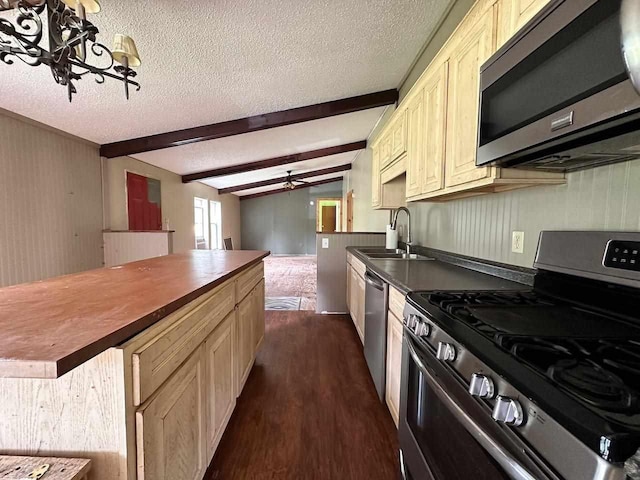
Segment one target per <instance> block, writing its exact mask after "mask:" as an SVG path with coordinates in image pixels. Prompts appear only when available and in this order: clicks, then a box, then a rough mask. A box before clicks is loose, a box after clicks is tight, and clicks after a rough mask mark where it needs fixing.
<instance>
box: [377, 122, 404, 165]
mask: <svg viewBox="0 0 640 480" xmlns="http://www.w3.org/2000/svg"><path fill="white" fill-rule="evenodd" d="M390 135H391V155H390V156H389V160H388V161H387V163H383V164H382V167H383V168H384V167H386V166H387V164H388V163H391V162H393V161H394V160H396V159H398V158H400V157H401V156H402V155H403V154H404V153H405V152H406V151H407V112H406V111H403V112H401V113H400V114H399V115H396V118H395V120H394V122H393V123H392V125H391V133H390Z"/></svg>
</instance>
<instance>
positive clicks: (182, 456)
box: [136, 348, 206, 480]
mask: <svg viewBox="0 0 640 480" xmlns="http://www.w3.org/2000/svg"><path fill="white" fill-rule="evenodd" d="M202 352H203V349H202V348H198V349H197V350H196V351H195V352H194V353H193V354H192V355H191V357H189V360H187V361H186V362H185V363H184V364H183V365H182V366H181V367H180V368H178V369H177V370H176V371H175V373H174V374H173V376H172V377H171V379H170V380H169V381H167V382H166V383H165V384H164V385H162V386H161V387H160V388H159V389H158V391H157V392H155V394H154V395H153V396H152V397H151V398H150V399H149V401H148V402H146V403H145V404H144V405H142V406H141V407H140V409H139V410H138V411H137V412H136V438H137V451H138V480H176V479H180V480H201V479H202V476H203V475H204V472H205V469H206V460H205V457H206V436H205V435H204V432H205V398H206V397H205V384H206V382H205V378H204V377H205V374H204V370H205V367H204V360H203V353H202Z"/></svg>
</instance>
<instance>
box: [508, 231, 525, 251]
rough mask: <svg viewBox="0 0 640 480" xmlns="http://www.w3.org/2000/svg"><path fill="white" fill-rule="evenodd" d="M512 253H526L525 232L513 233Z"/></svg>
mask: <svg viewBox="0 0 640 480" xmlns="http://www.w3.org/2000/svg"><path fill="white" fill-rule="evenodd" d="M511 251H512V252H513V253H524V232H513V236H512V237H511Z"/></svg>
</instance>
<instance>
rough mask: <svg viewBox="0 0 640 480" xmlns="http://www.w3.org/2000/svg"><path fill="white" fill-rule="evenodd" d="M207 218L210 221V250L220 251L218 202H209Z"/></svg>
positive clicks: (220, 210) (220, 237)
mask: <svg viewBox="0 0 640 480" xmlns="http://www.w3.org/2000/svg"><path fill="white" fill-rule="evenodd" d="M209 218H210V219H211V248H212V249H217V250H221V249H222V205H221V203H220V202H214V201H210V202H209Z"/></svg>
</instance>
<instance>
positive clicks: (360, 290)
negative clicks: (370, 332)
mask: <svg viewBox="0 0 640 480" xmlns="http://www.w3.org/2000/svg"><path fill="white" fill-rule="evenodd" d="M357 281H358V287H357V288H356V290H357V297H358V314H357V316H356V330H358V334H359V335H360V341H361V342H362V343H363V344H364V315H365V306H364V290H365V283H364V279H363V278H362V277H361V276H360V275H357Z"/></svg>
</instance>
